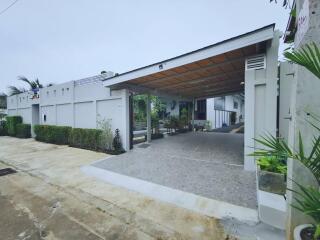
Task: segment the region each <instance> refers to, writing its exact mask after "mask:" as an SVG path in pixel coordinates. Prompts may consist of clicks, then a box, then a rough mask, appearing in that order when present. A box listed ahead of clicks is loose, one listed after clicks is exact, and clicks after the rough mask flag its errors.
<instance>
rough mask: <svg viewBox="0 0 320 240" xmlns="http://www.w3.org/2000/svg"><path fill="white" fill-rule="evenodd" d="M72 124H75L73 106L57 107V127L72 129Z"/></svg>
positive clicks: (63, 105) (62, 105)
mask: <svg viewBox="0 0 320 240" xmlns="http://www.w3.org/2000/svg"><path fill="white" fill-rule="evenodd" d="M72 123H73V110H72V104H61V105H57V125H58V126H70V127H71V126H72Z"/></svg>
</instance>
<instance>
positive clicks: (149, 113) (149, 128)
mask: <svg viewBox="0 0 320 240" xmlns="http://www.w3.org/2000/svg"><path fill="white" fill-rule="evenodd" d="M147 142H148V143H150V142H151V96H150V94H148V96H147Z"/></svg>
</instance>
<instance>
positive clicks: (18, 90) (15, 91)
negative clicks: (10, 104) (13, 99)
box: [8, 86, 26, 96]
mask: <svg viewBox="0 0 320 240" xmlns="http://www.w3.org/2000/svg"><path fill="white" fill-rule="evenodd" d="M8 89H9V96H12V95H16V94H19V93H23V92H25V91H26V89H24V88H17V87H16V86H8Z"/></svg>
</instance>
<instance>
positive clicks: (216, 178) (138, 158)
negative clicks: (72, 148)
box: [93, 132, 257, 209]
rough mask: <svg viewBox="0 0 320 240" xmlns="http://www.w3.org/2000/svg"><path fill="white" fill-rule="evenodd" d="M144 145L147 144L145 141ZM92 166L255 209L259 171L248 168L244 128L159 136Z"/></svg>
mask: <svg viewBox="0 0 320 240" xmlns="http://www.w3.org/2000/svg"><path fill="white" fill-rule="evenodd" d="M144 146H145V145H144ZM93 166H95V167H98V168H102V169H105V170H109V171H112V172H116V173H119V174H123V175H127V176H130V177H134V178H138V179H142V180H146V181H149V182H153V183H156V184H160V185H164V186H167V187H170V188H174V189H178V190H182V191H185V192H190V193H194V194H197V195H200V196H204V197H207V198H212V199H216V200H220V201H225V202H228V203H232V204H235V205H239V206H243V207H248V208H253V209H256V207H257V200H256V182H255V174H254V173H252V172H246V171H244V170H243V134H227V133H214V132H195V133H185V134H179V135H175V136H169V137H167V138H165V139H159V140H154V141H153V142H152V144H151V145H150V146H148V147H146V148H141V147H139V145H137V146H135V148H134V149H133V150H132V151H130V152H127V153H125V154H122V155H119V156H112V157H109V158H107V159H106V160H103V161H99V162H97V163H94V164H93Z"/></svg>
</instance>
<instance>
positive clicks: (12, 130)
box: [6, 116, 22, 137]
mask: <svg viewBox="0 0 320 240" xmlns="http://www.w3.org/2000/svg"><path fill="white" fill-rule="evenodd" d="M6 120H7V129H8V135H9V136H12V137H15V136H16V135H17V124H18V123H22V117H20V116H8V117H6Z"/></svg>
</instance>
